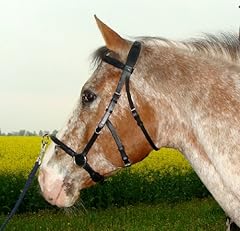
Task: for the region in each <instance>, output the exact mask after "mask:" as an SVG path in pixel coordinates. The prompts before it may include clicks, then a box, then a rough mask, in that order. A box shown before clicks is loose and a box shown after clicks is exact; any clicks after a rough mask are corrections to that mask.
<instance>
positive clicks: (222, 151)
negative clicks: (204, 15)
mask: <svg viewBox="0 0 240 231" xmlns="http://www.w3.org/2000/svg"><path fill="white" fill-rule="evenodd" d="M96 20H97V24H98V27H99V29H100V31H101V33H102V35H103V38H104V40H105V43H106V47H104V48H101V49H99V50H98V51H97V52H96V54H95V56H96V57H95V61H97V68H96V70H95V72H94V73H93V75H92V77H91V78H90V79H89V80H88V81H87V83H86V84H85V85H84V87H83V89H82V91H81V97H80V100H79V101H78V103H77V105H76V108H75V109H74V111H73V113H72V115H71V116H70V118H69V120H68V121H67V124H66V125H65V126H64V128H63V129H62V130H61V131H60V132H59V134H58V138H59V139H61V140H62V141H63V142H65V143H66V144H67V145H69V146H70V147H71V148H72V149H74V150H76V151H79V152H80V151H81V150H82V149H83V147H84V146H85V144H86V143H87V141H88V140H89V137H90V135H91V134H92V132H93V131H94V129H95V127H96V124H97V122H98V121H99V120H100V118H101V116H102V115H103V113H104V111H105V107H106V106H107V104H108V102H109V100H110V98H111V95H112V94H113V92H114V90H115V87H116V84H117V81H118V80H119V75H120V71H119V70H118V69H116V68H114V67H112V66H111V65H109V64H107V63H104V62H102V60H101V57H102V56H103V55H105V54H108V55H110V56H113V57H115V58H118V59H119V60H121V61H123V62H124V61H125V60H126V56H127V54H128V51H129V48H130V46H131V44H132V42H131V41H128V40H125V39H123V38H122V37H120V36H119V35H118V34H117V33H116V32H114V31H113V30H112V29H110V28H109V27H108V26H106V25H105V24H104V23H102V22H101V21H100V20H99V19H97V18H96ZM137 40H139V41H140V42H141V43H142V50H141V53H140V57H139V59H138V61H137V64H136V67H135V70H134V72H133V74H132V76H131V93H132V95H133V97H134V100H135V102H136V105H137V108H138V110H139V113H140V115H141V117H142V120H143V121H144V124H145V126H146V128H147V129H148V131H149V133H150V134H151V136H152V138H153V140H154V141H155V143H156V145H157V146H158V147H163V146H165V147H173V148H177V149H179V150H180V151H181V152H182V153H183V154H184V155H185V157H186V158H187V159H188V160H189V162H190V163H191V165H192V167H193V168H194V170H195V171H196V173H197V174H198V176H199V177H200V179H201V180H202V182H203V183H204V184H205V185H206V187H207V188H208V189H209V191H210V192H211V193H212V195H213V196H214V198H215V199H216V200H217V201H218V203H219V204H220V206H221V207H222V208H223V209H224V211H225V212H226V213H227V214H228V215H229V216H230V217H231V218H232V219H233V220H234V221H235V222H236V223H237V224H238V226H240V113H239V112H240V45H239V40H238V36H237V35H231V34H220V35H219V36H213V35H209V36H207V37H206V38H203V39H197V40H189V41H183V42H175V41H172V40H166V39H162V38H149V37H142V38H138V39H137ZM111 121H112V123H113V124H114V125H115V126H116V129H117V132H118V133H119V136H120V137H121V139H122V142H123V143H124V145H125V148H126V151H127V153H128V155H129V159H130V160H131V162H132V163H136V162H138V161H141V160H142V159H143V158H144V157H146V156H147V155H148V153H149V152H150V151H151V148H150V146H149V144H148V143H147V141H146V140H145V137H144V136H143V135H142V133H141V131H140V130H139V128H138V127H137V126H136V124H135V121H134V119H133V118H132V116H131V113H130V111H129V108H128V103H127V97H126V95H125V91H123V92H122V96H121V98H120V99H119V103H118V105H117V107H116V108H115V110H114V112H113V114H112V116H111ZM129 128H131V129H129ZM113 150H115V151H113ZM88 163H89V164H90V165H91V166H92V168H93V169H94V170H95V171H97V172H99V173H101V174H102V175H105V176H108V175H111V174H113V173H114V172H115V171H116V170H118V169H120V168H121V167H123V163H122V160H121V158H120V155H119V153H118V151H117V149H116V145H115V143H114V141H113V139H112V137H111V135H110V134H109V131H108V130H107V129H103V131H102V134H101V135H100V137H99V138H98V139H97V141H96V143H95V144H94V145H93V147H92V148H91V150H90V152H89V154H88ZM39 184H40V186H41V190H42V193H43V195H44V197H45V198H46V200H47V201H49V202H50V203H51V204H55V205H57V206H59V207H68V206H71V205H73V204H74V203H75V201H76V200H77V198H78V197H79V191H80V190H81V189H82V188H85V187H89V186H91V185H93V184H94V182H93V181H92V180H91V178H90V177H89V175H88V173H87V172H86V171H85V170H84V169H82V168H79V167H78V166H76V165H74V163H73V161H72V159H71V157H70V156H68V155H66V154H65V153H64V152H63V151H62V150H59V149H56V148H55V146H54V145H53V144H52V145H51V146H50V148H49V149H48V151H47V153H46V155H45V158H44V160H43V164H42V166H41V171H40V173H39Z"/></svg>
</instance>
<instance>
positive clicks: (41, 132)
mask: <svg viewBox="0 0 240 231" xmlns="http://www.w3.org/2000/svg"><path fill="white" fill-rule="evenodd" d="M57 132H58V131H57V130H56V129H55V130H53V131H47V130H39V131H38V132H36V131H28V130H26V129H20V130H19V131H13V132H2V131H1V129H0V136H43V135H44V134H46V133H47V134H52V135H56V134H57Z"/></svg>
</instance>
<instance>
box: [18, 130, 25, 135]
mask: <svg viewBox="0 0 240 231" xmlns="http://www.w3.org/2000/svg"><path fill="white" fill-rule="evenodd" d="M25 133H26V130H25V129H21V130H19V132H17V135H19V136H25Z"/></svg>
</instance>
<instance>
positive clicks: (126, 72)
mask: <svg viewBox="0 0 240 231" xmlns="http://www.w3.org/2000/svg"><path fill="white" fill-rule="evenodd" d="M140 51H141V43H140V42H138V41H135V42H134V43H133V45H132V47H131V48H130V51H129V53H128V56H127V61H126V63H125V64H123V63H122V62H120V61H119V60H117V59H114V58H112V57H110V56H107V55H106V56H104V57H103V61H104V62H106V63H108V64H110V65H112V66H114V67H116V68H119V69H121V70H122V73H121V76H120V79H119V81H118V84H117V87H116V90H115V92H114V94H113V96H112V99H111V101H110V103H109V105H108V107H107V109H106V112H105V113H104V115H103V117H102V119H101V120H100V122H99V123H98V125H97V127H96V129H95V131H94V133H93V135H92V137H91V138H90V140H89V141H88V143H87V144H86V146H85V148H84V149H83V151H82V152H81V153H77V152H75V151H73V150H72V149H71V148H70V147H68V146H67V145H66V144H64V143H63V142H62V141H60V140H59V139H58V138H56V136H53V135H51V136H50V138H51V139H52V141H53V142H54V143H55V144H57V145H58V147H59V148H61V149H62V150H63V151H65V152H66V153H67V154H68V155H70V156H71V157H73V159H74V163H75V164H77V165H78V166H79V167H82V168H83V169H85V170H86V171H87V172H88V173H89V175H90V177H91V178H92V180H93V181H95V182H102V181H104V176H102V175H101V174H99V173H98V172H96V171H94V170H93V169H92V168H91V166H90V165H89V164H88V162H87V154H88V152H89V150H90V148H91V147H92V145H93V144H94V143H95V141H96V139H97V138H98V136H99V135H100V133H101V130H102V129H103V128H104V126H105V125H106V126H107V127H108V129H109V131H110V132H111V134H112V137H113V139H114V141H115V143H116V145H117V147H118V151H119V153H120V155H121V157H122V160H123V163H124V166H125V167H129V166H131V162H130V161H129V159H128V156H127V154H126V152H125V148H124V146H123V144H122V142H121V139H120V138H119V136H118V134H117V132H116V130H115V128H114V126H113V124H112V123H111V121H110V119H109V118H110V116H111V114H112V112H113V110H114V108H115V105H116V104H117V102H118V99H119V98H120V96H121V90H122V88H123V86H124V84H125V87H126V92H127V98H128V103H129V107H130V109H131V112H132V115H133V117H134V119H135V120H136V122H137V125H138V126H139V127H140V128H141V130H142V132H143V134H144V136H145V138H146V139H147V141H148V143H149V144H150V145H151V146H152V148H153V149H154V150H158V148H157V147H156V145H155V144H154V142H153V140H152V139H151V137H150V135H149V134H148V132H147V130H146V128H145V127H144V124H143V122H142V120H141V118H140V115H139V114H138V112H137V110H136V107H135V104H134V102H133V99H132V96H131V93H130V86H129V80H130V77H131V74H132V73H133V71H134V66H135V64H136V62H137V59H138V57H139V54H140Z"/></svg>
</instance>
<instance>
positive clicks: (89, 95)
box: [82, 90, 97, 104]
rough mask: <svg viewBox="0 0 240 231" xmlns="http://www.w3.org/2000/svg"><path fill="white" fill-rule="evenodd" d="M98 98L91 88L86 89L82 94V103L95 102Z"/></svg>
mask: <svg viewBox="0 0 240 231" xmlns="http://www.w3.org/2000/svg"><path fill="white" fill-rule="evenodd" d="M96 98H97V96H96V94H95V93H93V92H92V91H90V90H85V91H84V92H83V95H82V103H83V104H87V103H91V102H93V101H94V100H95V99H96Z"/></svg>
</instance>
